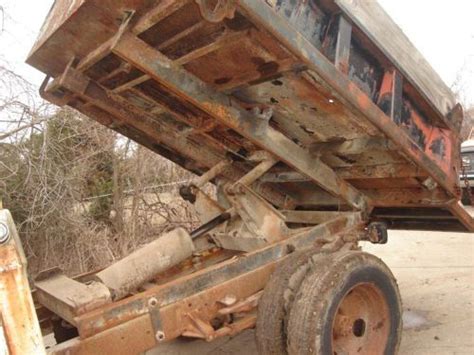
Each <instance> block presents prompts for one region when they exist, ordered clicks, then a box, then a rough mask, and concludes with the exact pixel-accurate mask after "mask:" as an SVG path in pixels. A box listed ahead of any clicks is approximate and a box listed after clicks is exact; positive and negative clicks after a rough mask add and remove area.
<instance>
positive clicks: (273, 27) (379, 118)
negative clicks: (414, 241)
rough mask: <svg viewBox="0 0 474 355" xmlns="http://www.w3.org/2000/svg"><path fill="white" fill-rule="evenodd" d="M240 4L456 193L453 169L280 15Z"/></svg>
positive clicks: (249, 3)
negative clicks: (443, 165) (426, 149)
mask: <svg viewBox="0 0 474 355" xmlns="http://www.w3.org/2000/svg"><path fill="white" fill-rule="evenodd" d="M240 5H241V7H243V8H244V9H245V10H246V13H247V15H248V16H249V17H250V18H252V19H254V20H255V21H257V22H259V23H260V24H262V26H264V27H265V28H266V29H267V30H268V31H270V32H271V33H272V34H273V35H275V37H277V38H278V39H279V40H280V41H281V42H282V43H284V44H285V46H287V48H290V49H291V50H292V52H293V53H294V54H295V55H296V56H298V57H299V58H300V59H301V60H302V61H303V62H304V63H305V64H306V65H308V67H309V68H310V69H311V70H314V72H315V73H317V76H319V77H321V79H322V80H324V81H325V82H326V83H328V85H329V86H331V87H332V88H333V89H334V90H336V91H337V92H338V95H339V97H340V98H341V99H342V100H344V102H347V104H348V105H351V106H352V107H354V108H356V109H357V110H358V111H359V112H360V114H361V115H362V116H364V117H366V118H367V119H368V120H369V121H370V122H371V123H372V124H374V125H375V126H376V127H378V128H379V129H380V130H381V131H382V132H383V133H384V134H385V135H387V136H388V137H389V138H390V139H392V140H393V141H394V142H395V143H396V144H398V145H399V146H400V148H401V150H402V151H403V153H404V154H406V156H407V157H409V158H410V160H412V161H414V162H415V163H416V164H417V165H419V166H420V167H423V168H424V169H425V170H427V171H429V172H430V174H431V175H432V176H433V177H434V178H435V180H436V181H437V182H438V183H439V184H440V185H442V186H443V187H444V188H446V190H447V191H449V193H451V194H452V195H453V196H458V194H459V189H458V188H457V177H456V176H455V175H454V174H453V173H452V169H451V170H450V169H447V170H444V169H441V167H440V166H439V165H438V164H436V163H435V162H433V161H432V160H431V159H430V158H429V157H428V156H427V155H426V153H425V152H424V151H423V150H422V149H421V148H420V147H419V146H418V145H417V144H416V143H415V142H414V141H413V140H412V139H411V138H410V137H409V136H408V135H407V134H406V133H405V132H401V131H400V130H399V129H398V128H397V126H396V124H395V123H393V122H391V120H390V119H389V118H388V117H387V116H386V115H385V114H384V113H383V112H381V111H380V110H379V108H378V107H376V105H375V104H374V103H373V102H372V100H371V98H369V97H368V96H367V95H366V94H365V93H363V92H361V90H360V89H359V88H358V87H357V85H356V84H354V82H352V81H351V80H349V78H347V77H345V76H343V75H341V73H340V72H339V71H338V70H337V69H336V68H335V67H334V65H333V64H332V63H330V62H329V61H328V60H327V59H326V58H325V57H324V56H323V55H322V54H321V52H319V51H318V50H317V49H316V48H314V47H313V46H311V45H310V44H309V43H308V42H307V41H306V40H305V38H304V37H303V36H302V35H301V34H300V33H299V32H297V31H295V30H294V29H292V28H289V27H288V26H286V25H285V22H284V20H283V19H282V18H280V17H278V16H275V15H274V14H272V13H271V12H270V11H268V8H267V7H266V5H265V4H264V3H262V2H259V1H257V2H253V1H247V0H243V1H241V3H240Z"/></svg>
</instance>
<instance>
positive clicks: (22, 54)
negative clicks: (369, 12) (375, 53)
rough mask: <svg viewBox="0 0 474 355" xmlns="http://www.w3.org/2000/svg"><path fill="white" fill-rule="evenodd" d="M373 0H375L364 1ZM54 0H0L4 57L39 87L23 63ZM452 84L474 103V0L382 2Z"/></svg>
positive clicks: (37, 75)
mask: <svg viewBox="0 0 474 355" xmlns="http://www.w3.org/2000/svg"><path fill="white" fill-rule="evenodd" d="M366 1H371V0H366ZM52 3H53V0H0V7H2V8H3V9H4V16H3V19H2V16H1V13H0V30H2V29H3V31H2V32H1V34H0V56H1V57H2V59H3V60H6V61H8V62H9V63H10V64H11V65H12V66H13V68H14V69H15V71H17V72H18V73H19V74H21V75H22V76H24V77H25V78H27V79H28V80H29V81H30V82H31V83H33V84H35V85H38V86H39V84H40V83H41V81H42V79H43V77H44V75H43V74H42V73H39V72H38V71H36V70H35V69H33V68H31V67H29V66H28V65H26V64H24V60H25V58H26V56H27V54H28V51H29V49H30V48H31V47H32V45H33V42H34V40H35V38H36V35H37V33H38V31H39V29H40V27H41V25H42V22H43V20H44V18H45V17H46V14H47V13H48V11H49V8H50V7H51V5H52ZM379 3H381V4H382V6H383V7H384V8H385V10H386V11H387V12H388V13H389V15H390V16H391V17H392V18H393V19H394V20H395V22H397V24H398V25H399V26H400V27H401V28H402V29H403V31H404V32H405V33H406V34H407V36H408V37H409V38H410V39H411V41H412V42H413V43H414V44H415V46H416V47H417V48H418V49H419V50H420V51H421V52H422V53H423V55H424V56H425V57H426V59H427V60H428V61H429V62H430V63H431V65H432V66H433V68H434V69H435V70H436V71H437V72H438V73H439V74H440V76H441V77H442V78H443V80H444V81H445V82H446V83H447V84H448V86H451V85H452V84H453V82H454V81H455V80H456V77H457V75H458V73H459V72H460V71H461V70H462V72H463V75H464V76H463V80H462V82H463V87H464V93H465V94H464V100H463V101H465V102H467V103H468V104H470V105H474V1H472V0H450V1H449V2H446V1H427V0H379Z"/></svg>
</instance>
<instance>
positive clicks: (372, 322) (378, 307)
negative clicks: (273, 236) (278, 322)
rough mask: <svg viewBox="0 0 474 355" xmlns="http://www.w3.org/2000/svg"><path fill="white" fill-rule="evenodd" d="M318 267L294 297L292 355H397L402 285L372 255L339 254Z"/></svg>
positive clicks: (290, 332) (290, 324)
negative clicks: (399, 288)
mask: <svg viewBox="0 0 474 355" xmlns="http://www.w3.org/2000/svg"><path fill="white" fill-rule="evenodd" d="M324 259H325V260H322V261H321V260H320V261H319V262H318V268H317V269H314V270H313V271H312V272H309V273H308V274H307V275H306V277H305V279H304V281H303V282H302V284H301V287H300V289H299V291H298V293H297V295H296V297H295V300H294V303H293V306H292V308H291V311H290V314H289V319H288V326H287V337H288V347H287V350H288V353H289V354H290V355H293V354H297V355H303V354H318V355H327V354H342V353H347V354H353V353H354V354H355V353H357V354H396V353H397V351H398V347H399V344H400V338H401V329H402V317H401V315H402V306H401V300H400V294H399V291H398V286H397V283H396V281H395V278H394V277H393V275H392V273H391V272H390V270H389V269H388V267H387V266H386V265H385V264H384V263H383V262H382V261H381V260H380V259H378V258H376V257H375V256H373V255H370V254H367V253H363V252H359V251H344V252H337V253H334V254H332V255H328V256H325V257H324Z"/></svg>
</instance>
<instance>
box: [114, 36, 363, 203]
mask: <svg viewBox="0 0 474 355" xmlns="http://www.w3.org/2000/svg"><path fill="white" fill-rule="evenodd" d="M112 52H113V53H114V54H116V55H117V56H119V57H121V58H122V59H123V60H125V61H127V62H129V63H130V64H132V65H133V66H135V67H137V68H139V69H140V70H142V71H143V72H145V73H146V74H147V75H149V76H150V77H151V78H153V79H154V80H156V81H157V82H159V83H160V84H161V85H163V86H164V87H166V88H167V89H168V90H169V91H170V92H172V93H174V94H175V95H176V96H179V97H181V98H182V100H183V101H186V102H189V103H191V104H193V105H194V106H196V107H198V108H200V109H201V110H203V111H204V112H206V113H208V114H209V115H210V116H212V117H213V118H214V119H216V120H218V121H219V122H221V123H222V124H224V125H225V126H227V127H229V128H232V129H234V130H235V131H237V132H238V133H239V134H241V135H243V136H244V137H246V138H247V139H249V140H250V141H252V142H253V143H254V144H255V145H257V146H259V147H260V148H262V149H264V150H267V151H268V152H270V153H272V154H273V155H275V156H276V157H277V158H278V159H280V160H281V161H283V162H285V163H286V164H288V165H289V166H292V167H293V168H294V169H296V170H298V171H300V172H301V173H303V174H304V175H306V176H308V177H309V178H310V179H311V180H312V181H314V182H315V183H316V184H318V185H319V186H320V187H322V188H323V189H325V190H327V191H328V192H330V193H331V194H333V195H335V196H340V197H341V198H342V199H343V200H345V201H346V202H347V203H348V204H349V205H350V206H352V207H353V208H355V209H358V210H365V208H366V206H367V201H366V198H365V197H364V196H363V195H362V194H361V193H360V192H359V191H357V190H356V189H355V188H354V187H352V186H351V185H349V184H348V183H346V182H345V181H344V180H342V179H340V178H339V177H338V176H337V175H336V173H335V172H334V171H333V170H332V169H331V168H330V167H329V166H327V165H325V164H324V163H322V162H321V161H319V160H318V159H315V158H314V157H313V156H312V155H311V153H309V152H308V151H307V150H305V149H303V148H301V147H300V146H298V145H297V144H296V143H294V142H293V141H291V140H290V139H289V138H288V137H286V136H285V135H283V134H282V133H280V132H279V131H277V130H276V129H273V128H272V127H270V126H269V125H268V121H265V119H262V118H260V117H259V116H258V115H255V114H252V113H250V112H248V111H246V110H245V109H243V108H242V107H241V106H240V105H239V103H238V102H237V101H236V100H234V99H232V98H231V97H230V96H227V95H225V94H223V93H219V92H218V91H216V90H214V89H213V88H212V87H211V86H210V85H208V84H206V83H204V82H203V81H201V80H200V79H198V78H197V77H195V76H193V75H192V74H190V73H189V72H187V71H186V70H184V69H183V68H181V67H179V66H177V65H176V64H174V63H173V62H172V61H170V60H169V59H168V58H167V57H165V56H164V55H162V54H161V53H159V52H158V51H156V50H155V49H154V48H153V47H151V46H149V45H147V44H146V43H145V42H143V41H142V40H140V39H139V38H137V37H136V36H134V35H133V34H131V33H128V32H125V33H124V35H123V36H122V37H121V38H120V39H119V40H118V42H117V44H116V45H115V47H114V48H113V49H112Z"/></svg>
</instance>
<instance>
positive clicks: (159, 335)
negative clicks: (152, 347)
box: [155, 330, 165, 342]
mask: <svg viewBox="0 0 474 355" xmlns="http://www.w3.org/2000/svg"><path fill="white" fill-rule="evenodd" d="M155 337H156V340H157V341H159V342H161V341H164V340H165V333H164V332H163V331H161V330H158V331H157V332H156V334H155Z"/></svg>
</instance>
